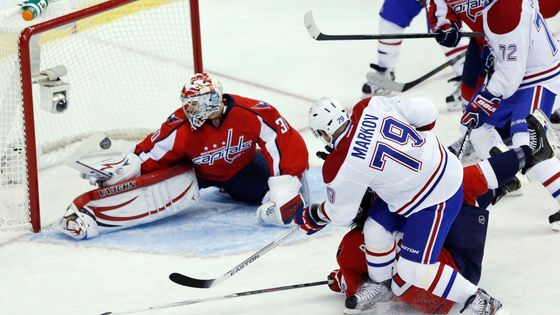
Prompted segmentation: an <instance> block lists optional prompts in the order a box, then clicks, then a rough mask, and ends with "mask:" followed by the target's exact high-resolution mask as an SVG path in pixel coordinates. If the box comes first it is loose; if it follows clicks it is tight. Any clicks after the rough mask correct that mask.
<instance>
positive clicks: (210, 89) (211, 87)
mask: <svg viewBox="0 0 560 315" xmlns="http://www.w3.org/2000/svg"><path fill="white" fill-rule="evenodd" d="M181 101H182V102H183V110H184V111H185V114H186V115H187V118H188V119H189V122H190V124H191V127H192V128H193V129H198V128H200V127H201V126H202V125H203V124H204V122H205V121H206V119H208V117H210V116H211V115H212V114H213V113H215V112H217V111H219V110H220V109H221V106H220V105H221V103H222V85H221V84H220V82H218V80H215V79H212V78H211V77H210V75H208V74H207V73H197V74H195V75H194V76H193V77H192V78H191V81H190V84H188V85H187V84H185V86H184V87H183V90H182V91H181Z"/></svg>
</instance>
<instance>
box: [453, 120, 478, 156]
mask: <svg viewBox="0 0 560 315" xmlns="http://www.w3.org/2000/svg"><path fill="white" fill-rule="evenodd" d="M473 128H474V124H473V123H472V124H470V125H469V126H468V127H467V131H466V132H465V136H464V137H463V141H461V146H460V147H459V150H458V151H457V158H458V159H459V161H461V159H462V156H461V155H462V154H463V148H464V147H465V143H466V142H467V140H468V139H469V138H470V137H471V131H472V130H473Z"/></svg>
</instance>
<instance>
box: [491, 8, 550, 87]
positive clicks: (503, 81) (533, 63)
mask: <svg viewBox="0 0 560 315" xmlns="http://www.w3.org/2000/svg"><path fill="white" fill-rule="evenodd" d="M482 14H483V25H484V34H485V35H486V39H487V41H488V44H489V45H490V47H491V51H492V55H493V56H494V58H495V59H494V60H495V61H494V74H493V75H492V78H491V79H490V80H489V82H488V84H487V88H488V91H490V92H491V93H492V94H494V95H497V96H501V97H502V98H508V97H510V96H511V95H513V93H515V91H517V90H518V89H522V88H528V87H533V86H535V85H543V86H545V87H547V88H549V89H550V90H552V91H553V92H555V93H558V92H560V91H559V90H558V87H559V85H560V53H559V51H558V50H559V49H560V43H559V42H558V41H557V40H556V38H555V37H554V35H553V34H552V32H551V31H550V30H549V28H548V26H547V24H546V21H545V20H544V18H543V16H542V15H541V13H539V4H538V2H537V1H535V0H494V1H491V3H490V4H488V5H487V6H486V7H485V8H484V10H483V13H482Z"/></svg>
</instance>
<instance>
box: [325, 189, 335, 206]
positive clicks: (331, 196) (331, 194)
mask: <svg viewBox="0 0 560 315" xmlns="http://www.w3.org/2000/svg"><path fill="white" fill-rule="evenodd" d="M327 198H328V199H329V202H330V203H334V200H335V193H334V189H332V188H330V187H327Z"/></svg>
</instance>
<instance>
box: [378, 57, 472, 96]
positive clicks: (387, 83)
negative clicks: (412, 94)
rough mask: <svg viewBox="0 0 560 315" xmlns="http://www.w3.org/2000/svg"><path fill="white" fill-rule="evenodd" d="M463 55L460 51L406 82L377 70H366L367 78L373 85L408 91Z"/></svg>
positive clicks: (397, 90)
mask: <svg viewBox="0 0 560 315" xmlns="http://www.w3.org/2000/svg"><path fill="white" fill-rule="evenodd" d="M463 57H465V53H461V54H459V55H457V56H455V57H453V58H452V59H450V60H448V61H447V62H445V63H443V64H441V65H439V66H437V67H436V68H435V69H433V70H431V71H429V72H428V73H426V74H424V75H423V76H421V77H419V78H418V79H415V80H412V81H410V82H406V83H399V82H395V81H392V80H388V79H387V78H386V77H384V76H383V75H381V74H380V73H379V72H368V74H367V79H368V81H369V82H370V83H372V84H373V85H375V86H378V87H381V88H384V89H387V90H391V91H395V92H404V91H408V90H410V89H411V88H413V87H415V86H416V85H418V84H420V83H422V82H424V81H426V80H427V79H428V78H430V77H432V76H433V75H435V74H436V73H438V72H440V71H441V70H443V69H445V68H447V67H448V66H452V65H454V64H455V63H457V62H458V61H459V60H461V58H463Z"/></svg>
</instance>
